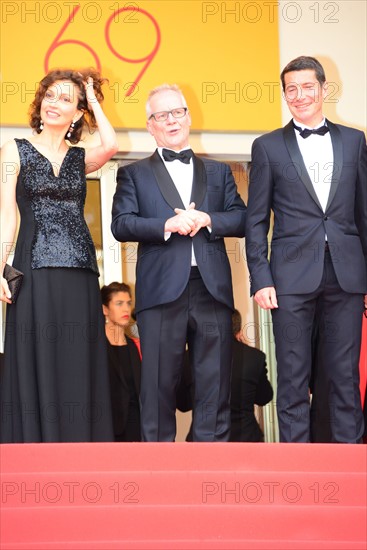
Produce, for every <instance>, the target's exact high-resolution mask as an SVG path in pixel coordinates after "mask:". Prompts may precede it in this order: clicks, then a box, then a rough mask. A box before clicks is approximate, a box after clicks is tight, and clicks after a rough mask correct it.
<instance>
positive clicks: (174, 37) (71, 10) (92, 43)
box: [1, 0, 281, 131]
mask: <svg viewBox="0 0 367 550" xmlns="http://www.w3.org/2000/svg"><path fill="white" fill-rule="evenodd" d="M1 27H2V28H1V31H2V32H1V64H2V74H1V76H2V82H1V92H2V94H1V115H2V123H3V124H5V125H24V124H27V111H28V106H29V104H30V103H31V101H32V99H33V96H34V91H35V88H36V86H37V82H39V80H40V79H41V78H42V77H43V75H44V74H45V72H47V71H48V70H49V69H52V68H55V67H75V68H80V67H85V66H96V67H99V68H100V69H101V71H102V74H103V76H105V77H107V78H108V79H109V83H108V85H105V90H104V91H105V105H104V108H105V111H106V113H107V114H108V116H109V117H110V120H111V121H112V123H113V124H114V126H115V127H116V128H120V127H124V128H143V127H145V110H144V108H145V100H146V97H147V94H148V92H149V90H150V89H151V88H153V87H155V86H157V85H159V84H162V83H164V82H168V83H177V84H178V85H180V86H181V88H182V89H183V91H184V93H185V96H186V98H187V101H188V103H189V107H190V110H191V114H192V119H193V129H196V130H208V131H210V130H219V131H266V130H270V129H273V128H274V127H277V126H280V125H281V114H280V99H279V48H278V23H277V2H275V1H269V0H266V1H259V0H257V1H256V2H255V1H244V2H239V1H235V2H233V1H231V2H223V1H214V2H212V1H211V2H205V1H201V0H188V1H186V0H177V1H169V0H166V1H165V0H163V1H160V0H158V1H141V2H138V3H134V2H130V3H129V2H113V1H110V0H103V1H98V2H96V1H89V0H81V1H80V0H79V1H78V2H76V1H67V0H65V1H58V2H56V1H51V0H50V1H48V0H42V1H35V2H33V1H23V0H22V1H19V2H17V1H10V2H8V1H6V0H3V1H2V2H1Z"/></svg>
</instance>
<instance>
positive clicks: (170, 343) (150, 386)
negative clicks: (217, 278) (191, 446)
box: [137, 268, 232, 441]
mask: <svg viewBox="0 0 367 550" xmlns="http://www.w3.org/2000/svg"><path fill="white" fill-rule="evenodd" d="M231 315H232V312H231V309H230V308H229V307H227V306H226V305H224V304H221V303H220V302H218V301H217V300H215V299H214V298H213V297H212V296H211V294H209V292H208V291H207V289H206V287H205V285H204V283H203V281H202V279H201V277H200V273H199V270H198V268H192V270H191V277H190V280H189V282H188V284H187V287H186V289H185V290H184V292H183V293H182V295H181V296H180V297H179V298H178V299H177V300H175V301H174V302H171V303H169V304H163V305H161V306H158V307H155V308H152V309H147V310H144V311H141V312H139V313H138V315H137V322H138V327H139V335H140V341H141V349H142V356H143V360H142V372H141V392H140V403H141V423H142V439H143V441H174V439H175V436H176V390H177V387H178V383H179V381H180V377H181V371H182V365H183V356H184V352H185V347H186V343H187V344H188V348H189V356H190V363H191V368H192V374H193V383H194V387H195V394H194V406H193V411H194V425H193V440H194V441H227V440H228V438H229V431H230V406H229V398H230V373H231V360H232V323H231Z"/></svg>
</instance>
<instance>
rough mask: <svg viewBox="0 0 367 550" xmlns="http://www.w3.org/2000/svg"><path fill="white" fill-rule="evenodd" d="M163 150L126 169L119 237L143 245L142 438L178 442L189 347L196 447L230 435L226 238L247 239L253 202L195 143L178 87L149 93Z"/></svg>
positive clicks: (152, 128)
mask: <svg viewBox="0 0 367 550" xmlns="http://www.w3.org/2000/svg"><path fill="white" fill-rule="evenodd" d="M147 118H148V121H147V128H148V131H149V132H150V134H151V135H152V136H153V137H154V138H155V140H156V143H157V146H158V149H157V150H156V151H155V153H154V154H153V155H152V156H151V157H149V158H146V159H143V160H141V161H138V162H135V163H132V164H130V165H128V166H125V167H122V168H119V170H118V174H117V188H116V193H115V196H114V201H113V210H112V232H113V235H114V236H115V238H116V239H117V240H119V241H138V242H139V249H138V261H137V266H136V315H137V322H138V327H139V334H140V339H141V349H142V356H143V362H142V378H141V393H140V401H141V421H142V438H143V440H144V441H173V440H174V439H175V435H176V416H175V411H176V388H177V385H178V382H179V379H180V375H181V365H182V360H183V355H184V352H185V345H186V341H187V342H188V346H189V352H190V362H191V364H192V367H193V377H194V383H195V404H194V408H195V412H196V414H195V424H194V427H193V437H194V441H226V440H228V437H229V428H230V412H229V391H230V365H231V313H232V309H233V293H232V280H231V270H230V265H229V261H228V257H227V253H226V249H225V244H224V237H230V236H231V237H243V236H244V233H245V215H246V206H245V204H244V203H243V201H242V199H241V198H240V196H239V194H238V192H237V187H236V184H235V181H234V179H233V175H232V173H231V170H230V168H229V166H227V165H226V164H223V163H220V162H215V161H212V160H210V161H209V160H206V159H200V158H198V157H197V156H196V155H194V154H193V152H192V150H191V149H190V147H189V130H190V125H191V118H190V113H189V111H188V108H187V104H186V101H185V98H184V97H183V95H182V93H181V91H180V90H179V89H178V88H177V87H176V86H169V85H163V86H161V87H159V88H156V89H155V90H153V91H152V92H151V93H150V96H149V99H148V102H147Z"/></svg>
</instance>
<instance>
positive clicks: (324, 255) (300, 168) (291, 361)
mask: <svg viewBox="0 0 367 550" xmlns="http://www.w3.org/2000/svg"><path fill="white" fill-rule="evenodd" d="M281 80H282V86H283V91H284V95H285V99H286V102H287V105H288V107H289V110H290V112H291V114H292V116H293V120H291V121H290V122H289V123H288V124H287V125H286V126H285V127H284V128H280V129H278V130H275V131H273V132H270V133H269V134H266V135H263V136H261V137H260V138H257V139H256V140H255V141H254V143H253V148H252V167H251V174H250V187H249V199H248V210H247V216H248V219H247V229H246V250H247V260H248V265H249V270H250V274H251V292H252V294H253V295H254V298H255V300H256V302H257V303H258V304H259V305H260V306H261V307H262V308H264V309H270V310H271V311H272V318H273V327H274V336H275V346H276V356H277V368H278V391H277V412H278V419H279V429H280V439H281V441H284V442H308V441H310V402H309V384H310V377H311V366H312V336H313V332H314V327H315V323H316V315H317V314H318V316H319V317H320V320H319V322H318V325H319V326H320V337H319V339H318V347H319V350H318V367H319V368H322V369H324V373H323V378H324V379H325V381H326V385H325V387H328V395H325V400H326V401H327V402H328V403H329V406H330V417H331V418H332V422H331V432H332V441H333V442H339V443H356V442H358V441H359V440H360V438H361V437H362V433H363V418H362V410H361V399H360V394H359V367H358V362H359V353H360V345H361V327H362V312H363V308H364V303H363V302H364V301H365V303H367V296H366V293H367V269H366V265H367V185H366V173H367V149H366V139H365V136H364V134H363V133H362V132H360V131H358V130H355V129H353V128H348V127H346V126H342V125H340V124H334V123H332V122H331V121H330V120H326V119H325V117H324V114H323V103H324V100H325V98H326V96H327V83H326V78H325V73H324V70H323V67H322V66H321V64H320V63H319V61H318V60H317V59H315V58H313V57H306V56H302V57H299V58H297V59H294V60H293V61H291V62H290V63H289V64H288V65H287V66H286V67H285V68H284V70H283V72H282V74H281ZM271 211H273V214H274V229H273V235H272V242H271V256H270V262H268V240H267V239H268V231H269V227H270V217H271Z"/></svg>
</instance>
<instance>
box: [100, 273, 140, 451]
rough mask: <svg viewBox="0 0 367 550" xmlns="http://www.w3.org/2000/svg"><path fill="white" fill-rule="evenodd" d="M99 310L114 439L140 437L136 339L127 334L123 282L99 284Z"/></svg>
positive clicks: (128, 307)
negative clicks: (102, 314) (106, 355)
mask: <svg viewBox="0 0 367 550" xmlns="http://www.w3.org/2000/svg"><path fill="white" fill-rule="evenodd" d="M101 294H102V302H103V313H104V316H105V319H106V325H105V329H106V338H107V348H108V366H109V372H110V382H111V400H112V415H113V426H114V432H115V441H141V434H140V408H139V393H140V371H141V358H140V348H139V341H138V340H137V339H136V338H132V337H129V336H128V335H127V334H126V332H127V331H128V328H129V324H130V323H131V308H132V305H131V289H130V287H129V285H126V284H125V283H116V282H115V283H111V284H109V285H107V286H104V287H102V289H101Z"/></svg>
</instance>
